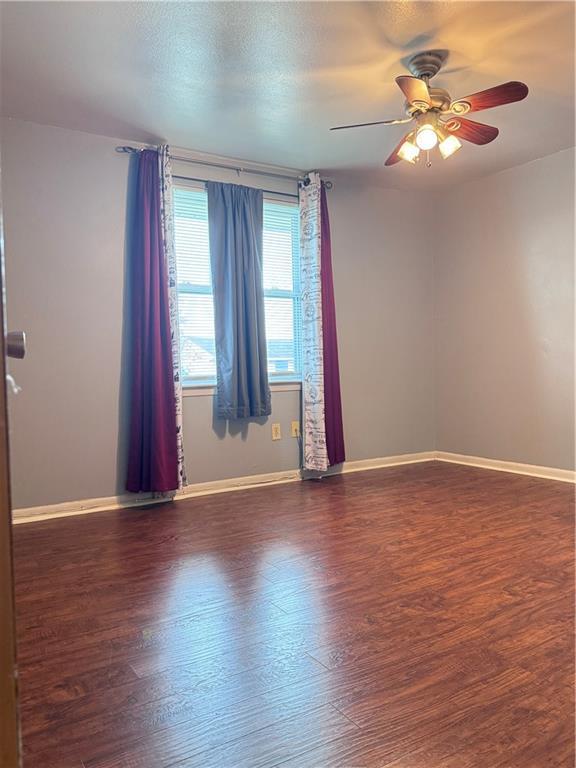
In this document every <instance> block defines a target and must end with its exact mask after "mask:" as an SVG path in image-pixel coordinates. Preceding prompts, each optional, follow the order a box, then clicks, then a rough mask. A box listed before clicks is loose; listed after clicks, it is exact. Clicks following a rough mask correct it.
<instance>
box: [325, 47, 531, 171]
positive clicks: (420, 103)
mask: <svg viewBox="0 0 576 768" xmlns="http://www.w3.org/2000/svg"><path fill="white" fill-rule="evenodd" d="M447 57H448V51H425V52H423V53H417V54H416V55H414V56H412V58H411V59H410V60H409V61H408V69H409V70H410V72H411V73H412V75H400V76H399V77H397V78H396V84H397V85H398V87H399V88H400V90H401V91H402V93H403V94H404V96H405V98H406V102H405V111H406V114H407V117H406V118H399V119H395V120H378V121H376V122H372V123H357V124H355V125H339V126H337V127H336V128H331V129H330V130H332V131H337V130H342V129H344V128H362V127H364V126H367V125H398V124H401V123H410V122H413V121H414V122H416V126H417V127H416V128H415V129H412V130H410V131H409V132H408V133H407V134H406V135H405V136H404V137H403V138H402V140H401V141H400V143H399V144H398V145H397V147H396V148H395V149H394V151H393V152H392V154H391V155H390V156H389V157H388V159H387V160H386V163H385V165H395V164H396V163H398V162H400V160H405V161H406V162H408V163H410V164H412V165H415V164H416V162H417V161H418V159H419V156H420V151H424V152H426V153H429V152H430V150H432V149H434V148H435V147H436V146H437V147H438V150H439V152H440V156H441V157H442V158H443V159H444V160H446V159H447V158H448V157H451V156H452V155H453V154H454V153H455V152H457V151H458V150H459V149H460V148H461V147H462V143H461V141H460V139H464V141H469V142H471V143H472V144H478V145H482V144H489V143H490V142H491V141H494V139H495V138H496V137H497V136H498V128H494V127H493V126H491V125H485V124H484V123H477V122H475V121H474V120H468V119H467V118H464V117H463V115H467V114H468V113H469V112H480V110H483V109H491V108H492V107H499V106H501V105H503V104H512V103H513V102H515V101H521V100H522V99H525V98H526V96H527V95H528V86H526V85H525V84H524V83H520V82H518V81H515V80H513V81H510V82H508V83H503V84H502V85H497V86H495V87H494V88H488V89H487V90H485V91H479V92H478V93H473V94H471V95H470V96H465V97H463V98H461V99H456V100H452V99H451V97H450V94H449V93H448V91H446V90H444V89H443V88H430V87H429V85H428V84H429V80H430V78H431V77H434V76H435V75H437V74H438V72H439V71H440V69H441V68H442V65H443V64H444V62H445V61H446V59H447ZM426 165H427V166H430V165H431V163H430V160H429V158H428V161H427V163H426Z"/></svg>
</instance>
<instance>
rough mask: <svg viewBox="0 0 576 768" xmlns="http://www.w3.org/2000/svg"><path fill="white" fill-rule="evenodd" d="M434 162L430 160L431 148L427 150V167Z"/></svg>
mask: <svg viewBox="0 0 576 768" xmlns="http://www.w3.org/2000/svg"><path fill="white" fill-rule="evenodd" d="M431 167H432V163H431V161H430V150H428V149H427V150H426V168H431Z"/></svg>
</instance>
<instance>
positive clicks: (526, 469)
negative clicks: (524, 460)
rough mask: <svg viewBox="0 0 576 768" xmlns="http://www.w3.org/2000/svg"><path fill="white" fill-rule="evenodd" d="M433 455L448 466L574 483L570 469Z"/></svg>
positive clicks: (574, 478) (460, 456)
mask: <svg viewBox="0 0 576 768" xmlns="http://www.w3.org/2000/svg"><path fill="white" fill-rule="evenodd" d="M435 454H436V455H435V458H436V459H437V461H446V462H448V463H450V464H464V465H466V466H468V467H480V468H481V469H494V470H496V471H497V472H511V473H512V474H514V475H530V476H531V477H542V478H545V479H547V480H560V481H561V482H563V483H574V482H576V472H573V471H572V470H570V469H557V468H556V467H540V466H538V465H536V464H520V463H518V462H516V461H500V459H484V458H482V457H481V456H465V455H464V454H461V453H447V452H446V451H435Z"/></svg>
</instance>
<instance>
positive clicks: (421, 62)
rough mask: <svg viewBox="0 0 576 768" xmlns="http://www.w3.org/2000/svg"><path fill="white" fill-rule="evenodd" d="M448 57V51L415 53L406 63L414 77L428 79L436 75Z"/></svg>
mask: <svg viewBox="0 0 576 768" xmlns="http://www.w3.org/2000/svg"><path fill="white" fill-rule="evenodd" d="M447 57H448V51H423V52H422V53H416V54H415V55H414V56H412V58H411V59H410V60H409V62H408V69H409V70H410V72H411V73H412V74H413V75H414V77H419V78H426V79H429V78H431V77H434V75H437V74H438V72H439V71H440V69H441V68H442V65H443V64H444V62H445V61H446V59H447Z"/></svg>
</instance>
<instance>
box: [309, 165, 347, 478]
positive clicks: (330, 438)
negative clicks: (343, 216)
mask: <svg viewBox="0 0 576 768" xmlns="http://www.w3.org/2000/svg"><path fill="white" fill-rule="evenodd" d="M300 260H301V270H302V271H301V280H302V295H301V300H302V350H303V352H302V368H303V371H302V374H303V376H302V427H303V428H302V435H303V454H304V456H303V467H304V469H306V470H313V471H316V472H324V471H326V470H327V469H328V467H329V466H332V465H334V464H339V463H341V462H343V461H344V460H345V451H344V435H343V427H342V406H341V399H340V377H339V367H338V347H337V338H336V314H335V307H334V289H333V285H332V262H331V250H330V223H329V220H328V206H327V202H326V191H325V189H324V188H323V185H322V182H321V180H320V176H319V174H318V173H310V174H308V179H307V183H304V184H301V185H300Z"/></svg>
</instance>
